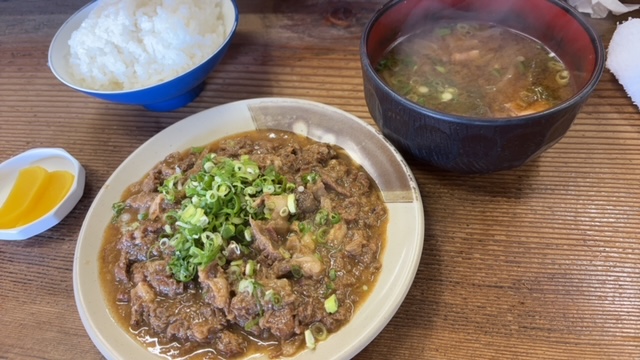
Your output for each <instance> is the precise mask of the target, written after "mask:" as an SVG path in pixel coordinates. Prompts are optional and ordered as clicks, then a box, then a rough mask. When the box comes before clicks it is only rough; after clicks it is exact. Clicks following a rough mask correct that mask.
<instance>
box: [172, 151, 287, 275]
mask: <svg viewBox="0 0 640 360" xmlns="http://www.w3.org/2000/svg"><path fill="white" fill-rule="evenodd" d="M181 178H182V175H179V176H178V175H174V176H172V177H170V178H169V179H167V180H166V181H165V183H164V185H163V186H162V187H160V188H161V189H162V191H164V192H163V193H164V194H165V196H167V195H170V196H171V195H173V196H175V195H176V193H177V192H178V191H182V190H184V195H186V198H185V199H184V200H183V201H182V206H181V209H180V210H178V211H171V212H169V213H168V214H167V215H165V220H166V221H167V226H165V228H164V230H165V234H164V235H163V236H164V237H166V238H168V239H169V240H168V241H169V245H171V246H172V247H173V248H174V249H175V252H174V254H173V255H172V258H171V260H170V264H169V268H170V270H171V272H172V273H173V275H174V277H175V278H176V279H177V280H179V281H190V280H191V279H193V277H194V276H195V274H196V273H197V269H198V268H204V267H206V266H207V265H209V264H210V263H211V262H214V261H215V262H217V263H218V264H220V265H223V264H225V263H226V262H227V257H226V256H227V255H229V254H228V253H227V252H228V249H229V246H230V244H231V243H235V244H236V247H235V248H234V249H236V250H235V251H236V252H238V250H240V251H242V252H245V251H247V250H248V248H247V247H246V245H247V243H248V242H251V241H252V240H253V235H252V232H251V227H250V226H249V218H253V219H256V220H264V219H267V218H268V217H269V216H271V212H270V211H269V210H268V209H266V206H263V205H260V204H261V203H260V202H259V201H258V199H260V198H261V197H262V196H263V195H265V194H267V193H270V194H274V195H287V196H288V195H293V194H289V193H284V192H283V191H285V190H290V191H291V192H293V191H294V190H295V184H293V185H292V186H287V185H288V184H289V183H288V181H287V179H286V178H285V177H284V176H282V175H280V174H278V173H277V172H276V170H275V168H273V167H270V168H268V169H266V170H264V172H260V169H259V168H258V165H257V163H255V162H254V161H252V160H251V159H250V158H249V157H248V156H241V157H240V158H239V159H236V160H233V159H226V158H217V157H216V155H215V154H207V156H206V157H205V159H204V162H203V168H202V170H201V171H200V172H198V173H197V174H195V175H192V176H191V177H190V178H189V179H188V180H187V181H186V182H185V183H184V185H181V184H180V181H178V180H179V179H181ZM284 209H285V210H286V211H289V209H288V206H287V207H285V208H284ZM251 266H254V265H250V267H251Z"/></svg>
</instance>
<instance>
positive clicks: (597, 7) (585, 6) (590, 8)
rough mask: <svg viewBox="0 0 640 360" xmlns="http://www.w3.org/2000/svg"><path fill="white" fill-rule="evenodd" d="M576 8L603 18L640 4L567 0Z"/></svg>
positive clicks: (596, 0)
mask: <svg viewBox="0 0 640 360" xmlns="http://www.w3.org/2000/svg"><path fill="white" fill-rule="evenodd" d="M568 2H569V5H571V6H573V7H575V8H576V10H578V11H580V12H583V13H586V14H590V15H591V17H592V18H603V17H605V16H607V14H609V11H611V13H612V14H613V15H620V14H624V13H626V12H628V11H633V10H635V9H638V8H640V4H623V3H621V2H620V1H618V0H568Z"/></svg>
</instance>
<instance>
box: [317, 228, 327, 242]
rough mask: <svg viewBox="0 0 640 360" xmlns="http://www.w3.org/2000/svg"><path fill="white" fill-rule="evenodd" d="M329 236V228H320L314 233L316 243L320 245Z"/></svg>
mask: <svg viewBox="0 0 640 360" xmlns="http://www.w3.org/2000/svg"><path fill="white" fill-rule="evenodd" d="M328 234H329V228H328V227H326V226H323V227H321V228H320V229H318V231H317V232H316V241H317V242H319V243H320V244H324V243H326V242H327V235H328Z"/></svg>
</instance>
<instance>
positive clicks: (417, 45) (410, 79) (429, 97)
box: [376, 21, 575, 118]
mask: <svg viewBox="0 0 640 360" xmlns="http://www.w3.org/2000/svg"><path fill="white" fill-rule="evenodd" d="M376 71H377V72H378V73H379V75H380V76H381V77H382V79H383V80H384V81H385V82H386V83H387V84H388V85H389V86H390V87H391V88H393V89H394V90H395V91H396V92H397V93H399V94H400V95H402V96H405V97H406V98H407V99H409V100H411V101H413V102H415V103H417V104H419V105H422V106H425V107H427V108H430V109H434V110H437V111H440V112H444V113H450V114H457V115H465V116H474V117H483V118H506V117H513V116H523V115H527V114H531V113H535V112H539V111H543V110H546V109H548V108H550V107H553V106H555V105H557V104H559V103H561V102H563V101H565V100H567V99H568V98H570V97H571V96H572V95H573V94H574V93H575V86H574V83H573V81H572V78H571V76H570V72H569V70H568V69H566V68H565V65H564V64H563V63H562V61H560V59H559V58H558V57H557V56H555V55H554V54H553V53H552V52H551V51H550V50H549V49H547V48H546V47H545V46H544V45H543V44H541V43H540V42H538V41H537V40H534V39H532V38H530V37H528V36H525V35H523V34H521V33H518V32H516V31H513V30H511V29H508V28H506V27H502V26H499V25H496V24H492V23H482V22H453V21H442V22H437V23H435V24H433V25H431V26H428V27H425V28H422V29H420V30H418V31H416V32H413V33H411V34H409V35H408V36H406V37H404V38H402V39H400V40H399V41H398V42H396V43H395V44H394V45H392V46H391V47H390V49H389V50H388V51H387V52H386V54H385V55H384V56H383V58H382V59H381V61H380V62H379V63H378V64H377V67H376Z"/></svg>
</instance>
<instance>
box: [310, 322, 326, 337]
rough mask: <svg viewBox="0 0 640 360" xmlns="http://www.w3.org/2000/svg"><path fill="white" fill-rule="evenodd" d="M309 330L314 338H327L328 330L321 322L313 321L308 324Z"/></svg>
mask: <svg viewBox="0 0 640 360" xmlns="http://www.w3.org/2000/svg"><path fill="white" fill-rule="evenodd" d="M309 330H311V334H312V335H313V337H314V338H315V339H318V340H324V339H326V338H327V335H328V334H329V332H328V331H327V328H326V327H325V326H324V324H322V323H321V322H315V323H313V324H311V326H309Z"/></svg>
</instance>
